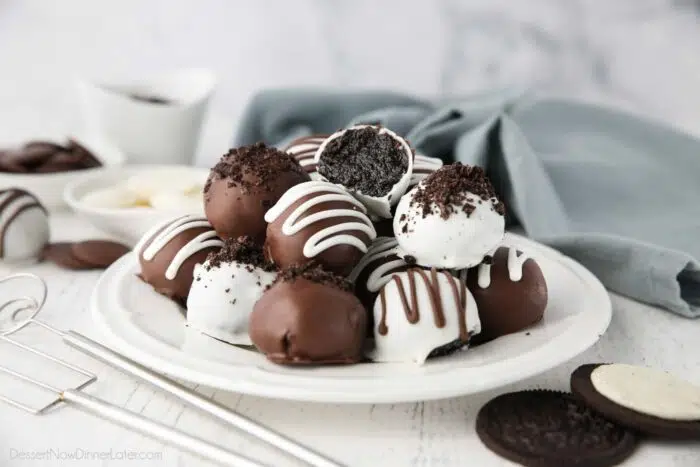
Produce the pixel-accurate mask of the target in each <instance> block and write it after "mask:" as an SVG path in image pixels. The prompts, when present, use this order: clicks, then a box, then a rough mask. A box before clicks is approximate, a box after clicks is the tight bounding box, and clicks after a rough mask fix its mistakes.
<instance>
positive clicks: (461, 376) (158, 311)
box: [91, 235, 611, 403]
mask: <svg viewBox="0 0 700 467" xmlns="http://www.w3.org/2000/svg"><path fill="white" fill-rule="evenodd" d="M506 243H510V244H512V245H517V246H518V247H519V248H521V249H523V250H525V251H527V252H528V254H530V255H532V257H533V258H535V259H536V260H537V261H538V262H539V264H540V266H541V268H542V270H543V273H544V275H545V278H546V280H547V285H548V289H549V304H548V306H547V310H546V313H545V318H544V320H543V321H542V322H541V323H540V324H538V325H536V326H534V327H532V328H530V329H527V330H526V331H523V332H520V333H518V334H513V335H510V336H504V337H501V338H499V339H497V340H495V341H493V342H490V343H488V344H485V345H482V346H479V347H475V348H472V349H468V350H466V351H463V352H459V353H457V354H453V355H451V356H449V357H444V358H438V359H434V360H429V361H428V362H427V363H426V364H425V365H424V366H422V367H419V366H415V365H413V364H387V363H365V364H359V365H353V366H335V367H315V368H295V367H284V366H278V365H275V364H272V363H269V362H268V361H267V360H266V359H265V358H264V357H263V356H262V355H261V354H259V353H257V352H256V351H254V350H249V349H244V348H238V347H234V346H230V345H227V344H224V343H222V342H219V341H216V340H214V339H211V338H209V337H206V336H203V335H201V334H199V333H198V332H196V331H194V330H192V329H190V328H188V327H186V326H185V325H184V323H185V320H184V318H183V316H182V314H181V312H180V310H179V309H178V307H177V306H176V305H175V304H173V303H171V302H170V301H169V300H168V299H166V298H163V297H161V296H160V295H158V294H156V293H155V292H153V291H152V290H151V289H150V287H149V286H148V285H146V284H144V283H142V282H141V281H140V280H139V279H138V278H137V277H136V275H135V274H136V273H137V272H138V262H137V259H136V257H135V256H134V255H133V254H129V255H126V256H125V257H123V258H122V259H121V260H119V261H118V262H117V263H115V264H114V265H113V266H112V267H110V268H109V269H108V270H107V271H106V272H105V273H104V275H103V276H102V278H101V279H100V281H99V283H98V285H97V287H96V288H95V291H94V294H93V297H92V304H91V306H92V308H93V315H94V317H95V320H96V321H97V323H98V325H99V328H100V329H101V330H102V331H103V332H104V333H105V335H106V337H107V338H108V343H110V344H111V345H112V346H113V347H114V348H115V349H116V350H118V351H121V352H122V353H124V354H125V355H127V356H128V357H130V358H132V359H134V360H136V361H138V362H140V363H142V364H144V365H146V366H149V367H152V368H155V369H157V370H158V371H162V372H165V373H168V374H170V375H172V376H174V377H177V378H181V379H183V380H187V381H191V382H193V383H198V384H202V385H206V386H211V387H215V388H218V389H223V390H228V391H234V392H240V393H245V394H252V395H256V396H262V397H272V398H279V399H291V400H300V401H313V402H329V403H399V402H409V401H420V400H429V399H441V398H447V397H454V396H458V395H464V394H471V393H477V392H480V391H485V390H488V389H493V388H496V387H500V386H504V385H506V384H510V383H513V382H515V381H519V380H522V379H524V378H528V377H530V376H533V375H536V374H538V373H541V372H543V371H545V370H548V369H550V368H553V367H555V366H557V365H559V364H561V363H564V362H566V361H567V360H569V359H571V358H573V357H574V356H576V355H578V354H579V353H581V352H582V351H584V350H585V349H587V348H588V347H590V346H591V345H593V344H594V343H595V342H596V341H597V340H598V338H599V337H600V336H601V335H602V334H603V333H604V332H605V330H606V328H607V327H608V324H609V322H610V317H611V305H610V300H609V298H608V294H607V292H606V291H605V289H604V288H603V286H602V284H601V283H600V282H599V281H598V280H597V279H596V278H595V277H594V276H593V275H592V274H591V273H590V272H588V271H587V270H586V269H585V268H584V267H582V266H581V265H579V264H578V263H576V262H575V261H573V260H571V259H569V258H567V257H565V256H563V255H561V254H560V253H558V252H556V251H554V250H552V249H550V248H547V247H544V246H542V245H539V244H537V243H534V242H532V241H530V240H527V239H525V238H522V237H518V236H515V235H508V236H507V239H506Z"/></svg>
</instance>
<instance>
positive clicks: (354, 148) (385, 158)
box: [317, 127, 408, 197]
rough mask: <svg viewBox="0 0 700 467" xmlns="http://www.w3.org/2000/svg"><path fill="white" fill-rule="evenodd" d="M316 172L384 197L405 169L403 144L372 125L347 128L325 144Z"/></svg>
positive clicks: (355, 188) (329, 178) (366, 193)
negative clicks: (380, 132) (352, 128)
mask: <svg viewBox="0 0 700 467" xmlns="http://www.w3.org/2000/svg"><path fill="white" fill-rule="evenodd" d="M317 170H318V173H320V174H321V175H323V176H324V177H325V178H327V179H328V180H329V181H331V182H333V183H339V184H341V185H343V186H345V187H347V188H349V189H351V190H356V191H359V192H361V193H362V194H364V195H367V196H375V197H381V196H386V195H387V194H388V193H389V192H390V191H391V189H392V188H393V186H394V185H396V183H398V181H399V180H401V177H403V176H404V174H405V173H406V171H407V170H408V157H407V155H406V151H405V150H404V147H403V145H402V144H401V143H400V142H399V141H397V140H396V139H395V138H394V137H393V136H391V135H389V134H386V133H384V134H379V130H378V129H377V128H375V127H365V128H360V129H357V130H348V131H346V132H345V133H344V134H343V135H342V136H340V137H338V138H335V139H333V140H332V141H330V142H329V143H328V145H327V146H326V147H325V149H324V151H323V153H322V154H321V158H320V159H319V162H318V169H317Z"/></svg>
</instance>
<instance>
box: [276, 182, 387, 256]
mask: <svg viewBox="0 0 700 467" xmlns="http://www.w3.org/2000/svg"><path fill="white" fill-rule="evenodd" d="M309 195H315V196H313V197H311V198H310V199H308V200H306V201H304V202H303V203H301V204H300V205H299V206H297V207H296V209H294V210H293V211H292V212H291V213H290V214H289V215H288V216H287V218H286V219H285V220H284V223H283V224H282V229H281V230H282V233H283V234H284V235H288V236H289V235H294V234H296V233H298V232H300V231H301V230H302V229H304V228H306V227H308V226H310V225H312V224H313V223H315V222H318V221H322V220H326V219H332V218H338V217H354V218H356V219H357V220H358V221H357V222H348V221H345V222H341V223H338V224H336V225H332V226H329V227H326V228H324V229H321V230H319V231H318V232H316V233H314V234H313V235H312V236H311V237H309V239H308V240H307V241H306V243H305V244H304V251H303V253H304V256H305V257H307V258H313V257H314V256H316V255H318V254H320V253H322V252H324V251H326V250H327V249H329V248H332V247H334V246H337V245H351V246H354V247H355V248H357V249H358V250H360V251H362V253H366V252H367V245H366V244H365V242H363V241H362V240H361V239H360V238H358V237H357V236H355V235H351V234H347V233H343V232H351V231H360V232H364V233H365V234H367V236H368V237H369V239H370V240H374V239H375V238H376V236H377V233H376V232H375V230H374V226H373V225H372V222H371V221H370V220H369V217H367V210H366V209H365V207H364V206H363V205H362V203H360V202H359V201H358V200H356V199H355V198H353V197H352V196H351V195H350V194H349V193H347V192H346V191H345V190H344V189H343V188H341V187H339V186H337V185H334V184H333V183H329V182H324V181H320V180H315V181H310V182H304V183H300V184H299V185H295V186H293V187H292V188H290V189H289V190H287V191H286V192H285V194H284V195H282V198H280V200H279V201H278V202H277V204H275V205H274V206H273V207H272V208H270V209H269V210H268V211H267V213H266V214H265V221H266V222H268V223H272V222H274V221H275V220H277V218H279V217H280V216H281V215H282V213H283V212H284V211H286V210H287V209H289V208H290V207H291V206H292V205H293V204H294V203H296V202H297V201H299V200H300V199H301V198H303V197H305V196H309ZM332 201H342V202H345V203H348V205H349V208H348V209H326V210H323V211H321V212H316V213H313V214H309V215H306V214H307V211H308V210H309V209H311V208H313V207H314V206H317V205H319V204H321V203H328V202H332Z"/></svg>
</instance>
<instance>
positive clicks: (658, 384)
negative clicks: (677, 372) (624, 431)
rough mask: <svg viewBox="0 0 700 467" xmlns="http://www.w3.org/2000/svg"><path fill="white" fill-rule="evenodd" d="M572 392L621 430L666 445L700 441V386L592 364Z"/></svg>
mask: <svg viewBox="0 0 700 467" xmlns="http://www.w3.org/2000/svg"><path fill="white" fill-rule="evenodd" d="M571 392H573V393H574V395H575V396H576V397H577V398H579V399H580V400H581V401H583V402H584V403H585V404H586V405H588V406H589V407H591V408H593V409H594V410H596V411H597V412H599V413H601V414H603V415H604V416H605V417H607V418H609V419H610V420H614V421H615V422H617V423H619V424H620V425H624V426H627V427H629V428H631V429H634V430H636V431H639V432H641V433H644V434H647V435H652V436H656V437H659V438H666V439H684V440H700V386H696V385H694V384H691V383H689V382H686V381H684V380H682V379H680V378H677V377H675V376H673V375H671V374H669V373H666V372H663V371H661V370H656V369H653V368H647V367H641V366H634V365H627V364H621V363H615V364H588V365H583V366H581V367H579V368H577V369H576V371H574V372H573V374H572V375H571Z"/></svg>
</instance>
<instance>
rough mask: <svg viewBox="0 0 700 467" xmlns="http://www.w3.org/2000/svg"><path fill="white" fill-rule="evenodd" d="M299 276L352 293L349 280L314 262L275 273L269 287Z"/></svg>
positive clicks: (293, 279) (292, 280)
mask: <svg viewBox="0 0 700 467" xmlns="http://www.w3.org/2000/svg"><path fill="white" fill-rule="evenodd" d="M299 278H301V279H306V280H308V281H311V282H316V283H317V284H323V285H328V286H331V287H335V288H338V289H340V290H343V291H345V292H351V293H352V290H353V287H352V283H351V282H350V281H348V280H347V279H345V278H344V277H341V276H338V275H336V274H333V273H332V272H328V271H326V270H325V269H323V268H322V267H321V266H320V265H318V264H316V263H314V262H311V263H307V264H304V265H303V266H291V267H289V268H286V269H283V270H282V271H280V273H279V274H278V275H277V278H276V279H275V281H274V282H273V283H272V284H271V285H270V287H272V286H273V285H275V284H276V283H278V282H294V281H295V280H297V279H299Z"/></svg>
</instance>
